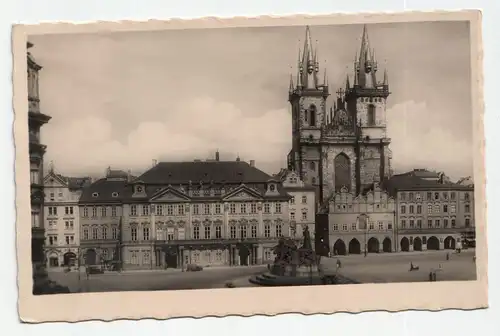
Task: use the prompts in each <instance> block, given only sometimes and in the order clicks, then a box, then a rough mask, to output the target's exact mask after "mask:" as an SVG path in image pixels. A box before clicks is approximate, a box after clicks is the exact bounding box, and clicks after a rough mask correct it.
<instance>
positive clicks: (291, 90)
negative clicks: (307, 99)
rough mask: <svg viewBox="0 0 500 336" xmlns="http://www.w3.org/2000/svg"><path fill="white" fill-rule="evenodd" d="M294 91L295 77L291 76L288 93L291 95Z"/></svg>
mask: <svg viewBox="0 0 500 336" xmlns="http://www.w3.org/2000/svg"><path fill="white" fill-rule="evenodd" d="M293 90H294V86H293V75H292V74H290V87H289V89H288V92H289V93H293Z"/></svg>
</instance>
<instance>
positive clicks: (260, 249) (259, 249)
mask: <svg viewBox="0 0 500 336" xmlns="http://www.w3.org/2000/svg"><path fill="white" fill-rule="evenodd" d="M263 255H264V248H263V247H262V245H258V246H257V264H262V263H263V259H264V258H263Z"/></svg>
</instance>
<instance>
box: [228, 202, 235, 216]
mask: <svg viewBox="0 0 500 336" xmlns="http://www.w3.org/2000/svg"><path fill="white" fill-rule="evenodd" d="M229 213H232V214H235V213H236V204H234V203H231V204H229Z"/></svg>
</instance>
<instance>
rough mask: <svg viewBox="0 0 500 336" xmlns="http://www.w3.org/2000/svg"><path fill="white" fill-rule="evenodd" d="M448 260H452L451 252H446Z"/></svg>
mask: <svg viewBox="0 0 500 336" xmlns="http://www.w3.org/2000/svg"><path fill="white" fill-rule="evenodd" d="M446 260H450V253H449V252H446Z"/></svg>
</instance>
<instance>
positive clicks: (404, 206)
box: [401, 205, 406, 214]
mask: <svg viewBox="0 0 500 336" xmlns="http://www.w3.org/2000/svg"><path fill="white" fill-rule="evenodd" d="M401 213H402V214H404V213H406V205H402V206H401Z"/></svg>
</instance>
